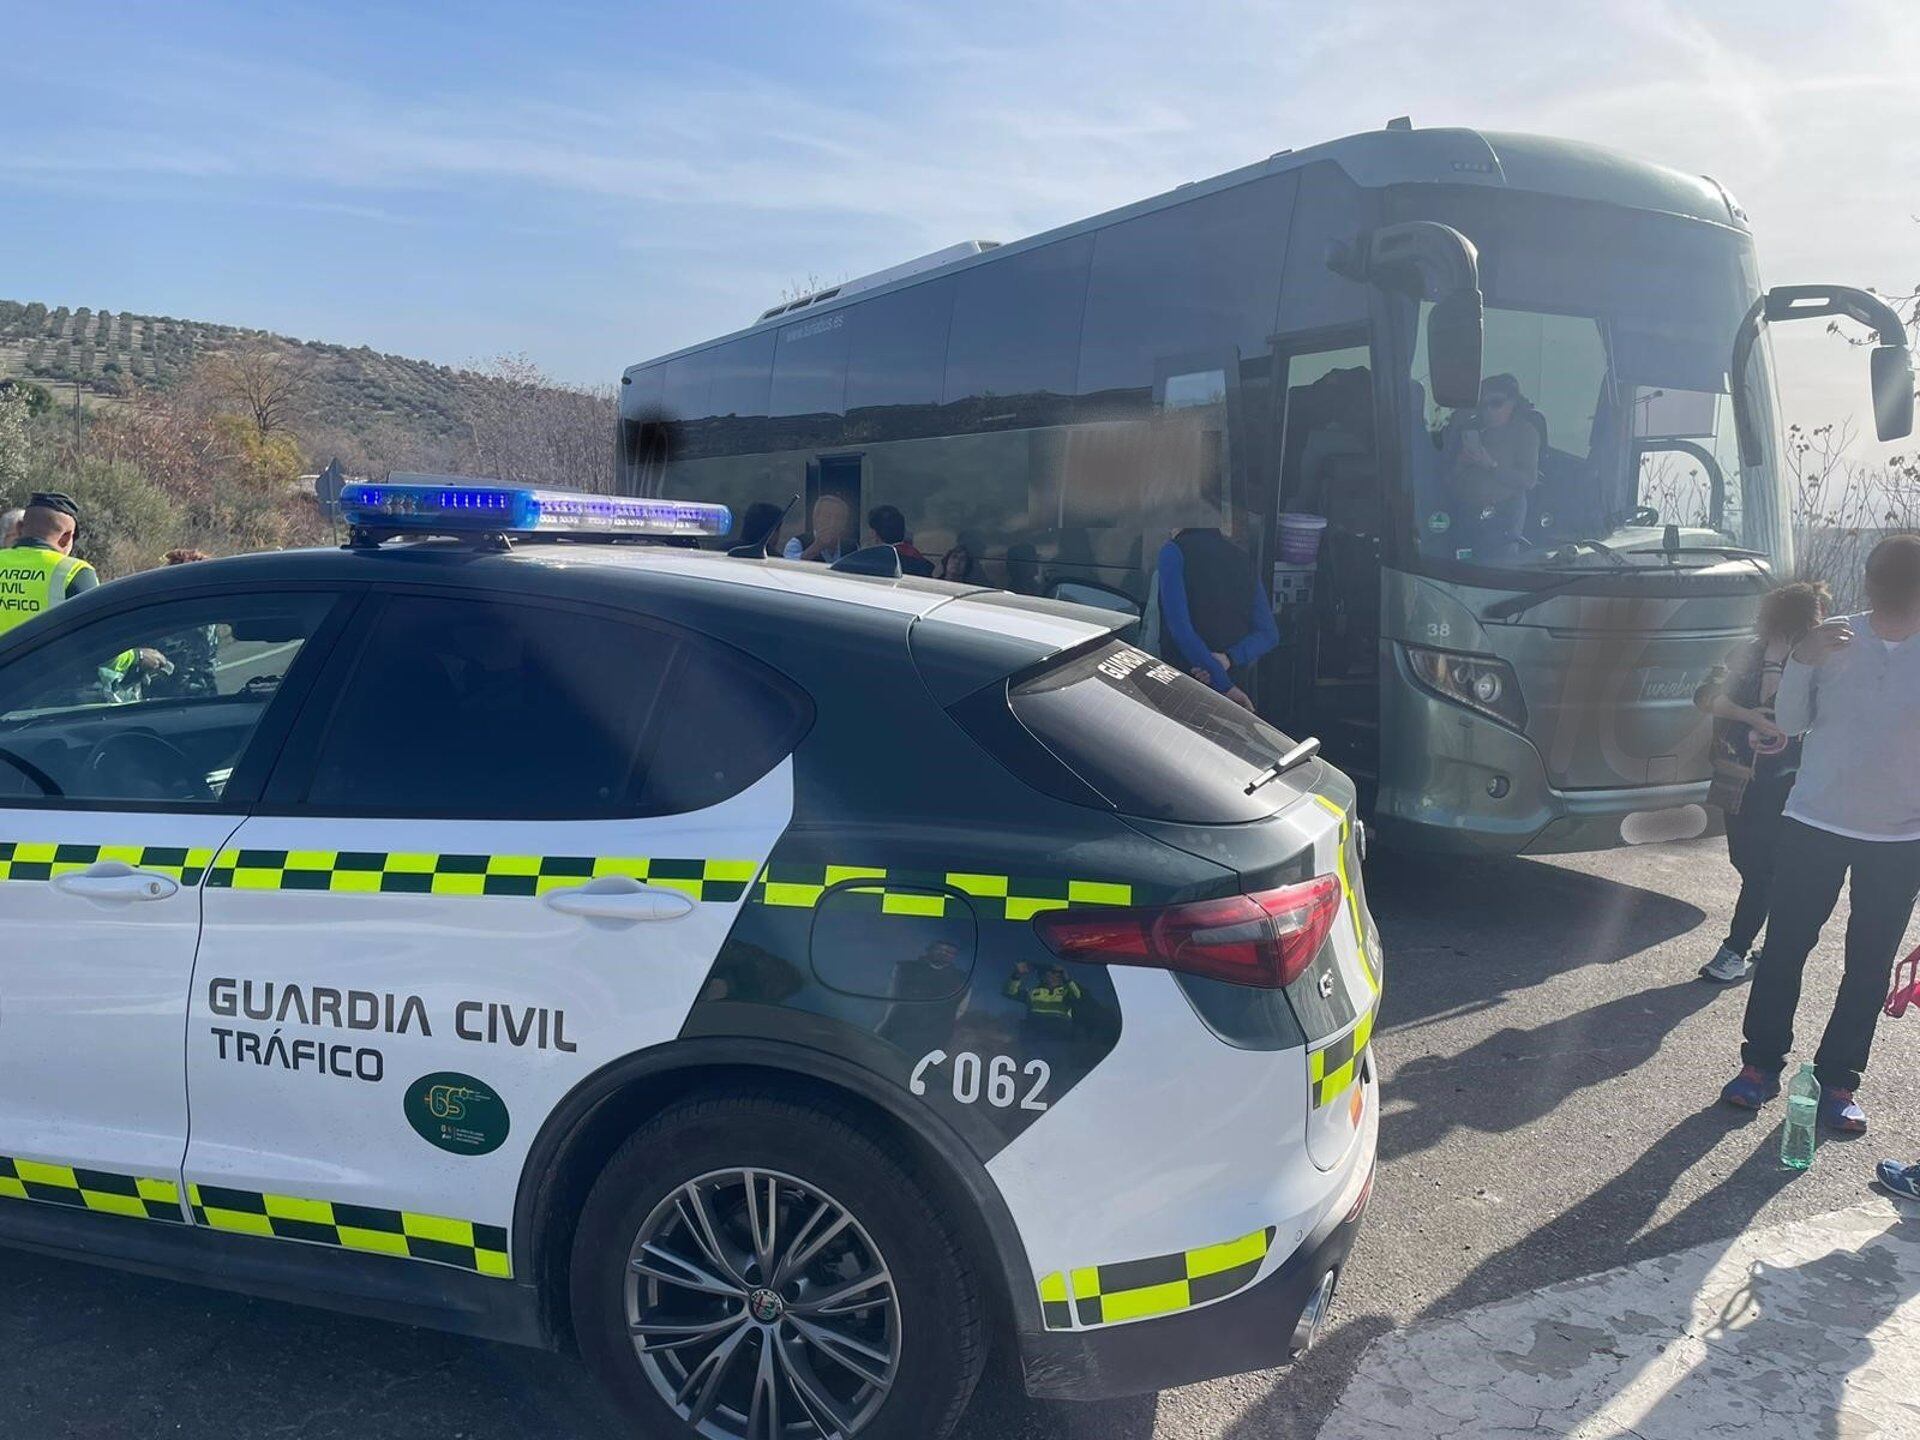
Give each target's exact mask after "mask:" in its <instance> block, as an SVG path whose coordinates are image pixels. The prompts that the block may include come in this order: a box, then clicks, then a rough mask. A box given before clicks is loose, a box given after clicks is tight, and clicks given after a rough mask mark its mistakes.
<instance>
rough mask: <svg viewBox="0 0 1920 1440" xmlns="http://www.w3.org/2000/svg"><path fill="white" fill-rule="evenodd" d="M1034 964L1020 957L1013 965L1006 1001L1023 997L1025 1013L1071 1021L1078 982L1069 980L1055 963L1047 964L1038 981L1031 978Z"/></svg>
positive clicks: (1077, 992) (1076, 1000)
mask: <svg viewBox="0 0 1920 1440" xmlns="http://www.w3.org/2000/svg"><path fill="white" fill-rule="evenodd" d="M1032 974H1033V967H1032V966H1030V965H1028V964H1027V962H1026V961H1024V960H1022V961H1021V962H1020V963H1019V964H1017V965H1015V966H1014V967H1013V974H1012V976H1011V977H1009V978H1008V980H1007V983H1006V996H1007V998H1008V999H1009V1000H1025V1001H1026V1002H1027V1014H1028V1015H1030V1016H1033V1017H1035V1018H1038V1019H1046V1020H1057V1021H1071V1020H1072V1019H1073V1009H1074V1006H1075V1005H1077V1004H1079V1002H1080V986H1079V984H1078V982H1076V981H1073V980H1069V979H1068V978H1067V972H1066V971H1065V970H1062V969H1061V968H1060V967H1059V966H1058V965H1049V966H1048V967H1047V973H1046V975H1045V977H1044V978H1043V980H1042V981H1041V983H1039V984H1037V985H1036V984H1035V983H1034V982H1033V980H1032V978H1031V976H1032Z"/></svg>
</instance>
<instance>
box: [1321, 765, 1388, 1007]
mask: <svg viewBox="0 0 1920 1440" xmlns="http://www.w3.org/2000/svg"><path fill="white" fill-rule="evenodd" d="M1313 798H1314V800H1315V802H1316V803H1318V804H1320V805H1322V806H1324V807H1325V808H1326V809H1328V810H1329V811H1331V812H1332V813H1333V816H1334V818H1335V819H1337V820H1338V821H1339V822H1340V835H1339V838H1338V839H1336V840H1335V842H1334V858H1335V863H1336V864H1337V866H1338V867H1339V871H1340V900H1341V903H1342V904H1343V905H1344V906H1345V907H1346V912H1347V918H1348V919H1349V920H1350V921H1351V922H1352V924H1353V943H1354V945H1355V946H1356V947H1357V948H1358V950H1359V953H1360V969H1361V971H1362V973H1364V974H1365V975H1366V977H1367V983H1368V984H1369V985H1371V986H1372V987H1373V993H1374V994H1376V995H1378V994H1379V993H1380V977H1379V976H1378V975H1376V974H1375V973H1374V969H1373V955H1372V953H1371V952H1370V951H1369V950H1368V948H1367V922H1366V921H1365V920H1364V919H1362V918H1361V914H1360V887H1359V884H1358V883H1357V882H1356V880H1355V879H1354V877H1355V876H1356V875H1358V874H1359V873H1360V847H1359V844H1358V843H1357V842H1356V841H1355V839H1354V835H1353V821H1352V820H1350V819H1348V818H1347V812H1346V811H1345V810H1343V809H1341V807H1340V806H1339V805H1338V804H1337V803H1336V802H1334V801H1332V800H1329V799H1328V798H1327V797H1326V796H1324V795H1316V796H1314V797H1313Z"/></svg>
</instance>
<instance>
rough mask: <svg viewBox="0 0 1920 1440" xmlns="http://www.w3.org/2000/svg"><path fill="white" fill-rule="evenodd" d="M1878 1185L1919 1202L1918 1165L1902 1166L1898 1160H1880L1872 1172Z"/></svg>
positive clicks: (1919, 1176) (1919, 1173)
mask: <svg viewBox="0 0 1920 1440" xmlns="http://www.w3.org/2000/svg"><path fill="white" fill-rule="evenodd" d="M1874 1174H1876V1175H1878V1176H1879V1177H1880V1183H1881V1184H1882V1185H1884V1186H1886V1187H1887V1189H1889V1190H1891V1191H1892V1192H1893V1193H1894V1194H1896V1195H1903V1196H1905V1197H1906V1198H1907V1199H1909V1200H1920V1165H1902V1164H1901V1163H1900V1162H1899V1161H1898V1160H1882V1161H1881V1162H1880V1167H1879V1168H1878V1169H1877V1170H1875V1171H1874Z"/></svg>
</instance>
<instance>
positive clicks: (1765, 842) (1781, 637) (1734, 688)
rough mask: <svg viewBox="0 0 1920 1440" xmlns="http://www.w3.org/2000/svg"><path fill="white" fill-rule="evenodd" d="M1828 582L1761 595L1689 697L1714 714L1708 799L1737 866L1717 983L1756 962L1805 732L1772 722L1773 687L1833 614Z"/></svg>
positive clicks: (1709, 968)
mask: <svg viewBox="0 0 1920 1440" xmlns="http://www.w3.org/2000/svg"><path fill="white" fill-rule="evenodd" d="M1829 599H1830V597H1829V595H1828V593H1827V587H1826V586H1825V585H1823V584H1818V583H1811V582H1807V581H1801V582H1799V583H1796V584H1793V585H1782V586H1780V587H1779V588H1778V589H1776V590H1774V591H1772V592H1771V593H1770V594H1768V595H1767V597H1766V599H1764V600H1762V601H1761V602H1760V622H1759V626H1758V633H1757V634H1756V635H1755V636H1754V638H1753V639H1752V640H1750V641H1748V642H1747V643H1746V644H1745V645H1744V646H1742V647H1741V649H1740V650H1739V652H1738V653H1737V654H1735V656H1734V657H1733V661H1732V663H1731V664H1730V665H1722V666H1718V667H1716V668H1715V670H1714V672H1713V674H1712V676H1710V677H1709V678H1708V680H1707V683H1706V684H1704V685H1702V686H1701V687H1700V689H1699V690H1698V691H1697V692H1695V694H1694V697H1693V703H1694V704H1696V705H1698V706H1699V707H1700V708H1701V709H1702V710H1705V711H1706V712H1707V713H1708V714H1709V715H1711V716H1713V789H1712V791H1711V792H1710V793H1709V794H1708V796H1707V799H1708V802H1709V803H1711V804H1715V805H1718V806H1719V807H1720V808H1721V809H1722V810H1724V811H1725V812H1726V816H1727V859H1729V860H1730V861H1732V862H1733V868H1734V869H1735V870H1737V871H1738V872H1739V873H1740V898H1739V899H1738V900H1737V901H1736V902H1735V903H1734V907H1733V922H1732V924H1731V925H1730V926H1729V927H1728V929H1727V938H1726V939H1725V940H1723V941H1721V942H1720V949H1719V950H1718V951H1717V952H1716V953H1715V955H1714V957H1713V958H1712V959H1711V960H1709V961H1708V962H1707V963H1706V964H1705V965H1704V966H1702V967H1701V970H1700V974H1701V976H1702V977H1703V978H1705V979H1707V980H1711V981H1713V982H1715V983H1716V984H1720V985H1731V984H1733V983H1735V982H1736V981H1740V980H1744V979H1746V978H1747V976H1748V975H1750V974H1751V973H1752V972H1753V961H1752V960H1751V959H1750V958H1749V954H1748V952H1749V951H1751V950H1752V949H1753V942H1754V941H1755V940H1756V939H1757V938H1758V937H1759V934H1760V927H1761V926H1762V925H1764V924H1765V923H1766V920H1767V894H1768V891H1769V890H1770V889H1771V888H1772V885H1773V857H1774V851H1775V850H1776V849H1777V848H1778V846H1779V843H1780V819H1781V811H1782V810H1784V809H1785V807H1786V803H1787V792H1788V791H1789V790H1791V789H1792V788H1793V777H1794V775H1795V774H1796V773H1797V772H1798V771H1799V769H1800V740H1799V737H1798V736H1789V735H1788V734H1787V733H1786V732H1785V731H1784V730H1782V729H1781V728H1780V726H1779V725H1778V724H1777V723H1775V721H1774V716H1773V706H1774V697H1775V695H1776V694H1777V692H1778V691H1779V689H1780V676H1781V674H1782V673H1783V672H1784V671H1785V669H1786V664H1787V654H1788V652H1789V651H1791V650H1792V649H1793V647H1794V646H1795V645H1798V644H1799V643H1800V641H1801V639H1802V638H1804V637H1805V635H1806V633H1807V632H1808V631H1809V630H1811V629H1813V627H1814V626H1816V625H1818V624H1819V623H1820V622H1821V621H1822V620H1824V619H1826V618H1827V604H1828V601H1829Z"/></svg>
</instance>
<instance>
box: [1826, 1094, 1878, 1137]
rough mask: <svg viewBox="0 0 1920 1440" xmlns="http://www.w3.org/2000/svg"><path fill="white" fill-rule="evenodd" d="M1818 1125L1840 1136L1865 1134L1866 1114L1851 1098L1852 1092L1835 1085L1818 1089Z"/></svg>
mask: <svg viewBox="0 0 1920 1440" xmlns="http://www.w3.org/2000/svg"><path fill="white" fill-rule="evenodd" d="M1820 1123H1821V1125H1823V1126H1825V1127H1826V1128H1827V1129H1829V1130H1832V1131H1834V1132H1836V1133H1837V1134H1841V1135H1864V1134H1866V1133H1867V1112H1866V1111H1864V1110H1862V1109H1861V1108H1860V1106H1859V1104H1858V1103H1857V1102H1856V1101H1855V1100H1854V1098H1853V1091H1851V1090H1842V1089H1840V1088H1839V1087H1838V1086H1837V1085H1822V1086H1821V1087H1820Z"/></svg>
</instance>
